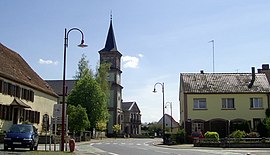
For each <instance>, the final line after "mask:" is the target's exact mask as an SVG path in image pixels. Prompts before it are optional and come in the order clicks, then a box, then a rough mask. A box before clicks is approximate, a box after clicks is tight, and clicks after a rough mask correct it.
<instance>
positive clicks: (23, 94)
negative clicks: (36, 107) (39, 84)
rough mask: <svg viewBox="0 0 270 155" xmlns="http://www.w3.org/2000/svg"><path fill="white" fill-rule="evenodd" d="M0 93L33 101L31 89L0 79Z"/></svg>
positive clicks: (33, 94) (33, 95)
mask: <svg viewBox="0 0 270 155" xmlns="http://www.w3.org/2000/svg"><path fill="white" fill-rule="evenodd" d="M0 93H2V94H4V95H10V96H14V97H18V98H21V99H25V100H27V101H32V102H34V97H35V93H34V91H32V90H28V89H25V88H21V87H20V86H17V85H14V84H11V83H8V82H5V81H3V80H0Z"/></svg>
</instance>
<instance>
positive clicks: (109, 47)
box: [103, 13, 117, 51]
mask: <svg viewBox="0 0 270 155" xmlns="http://www.w3.org/2000/svg"><path fill="white" fill-rule="evenodd" d="M103 50H106V51H117V47H116V41H115V37H114V32H113V25H112V13H111V18H110V27H109V31H108V35H107V40H106V44H105V48H104V49H103Z"/></svg>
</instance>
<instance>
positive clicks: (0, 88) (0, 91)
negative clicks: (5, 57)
mask: <svg viewBox="0 0 270 155" xmlns="http://www.w3.org/2000/svg"><path fill="white" fill-rule="evenodd" d="M2 92H3V81H2V80H0V93H2Z"/></svg>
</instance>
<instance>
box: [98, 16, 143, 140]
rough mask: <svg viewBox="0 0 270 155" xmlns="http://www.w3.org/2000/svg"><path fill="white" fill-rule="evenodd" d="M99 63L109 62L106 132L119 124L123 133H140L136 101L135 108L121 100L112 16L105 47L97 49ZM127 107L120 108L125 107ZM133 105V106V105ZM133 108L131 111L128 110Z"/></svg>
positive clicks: (117, 52) (139, 118)
mask: <svg viewBox="0 0 270 155" xmlns="http://www.w3.org/2000/svg"><path fill="white" fill-rule="evenodd" d="M99 54H100V63H110V64H111V66H110V71H109V77H108V81H109V83H110V87H111V90H110V100H109V103H108V111H109V114H110V119H109V122H108V125H107V128H108V131H107V134H108V135H111V134H113V129H112V127H113V125H116V124H120V125H121V131H122V133H124V134H132V135H133V134H135V135H137V134H141V114H140V110H139V108H138V106H137V104H136V102H132V103H133V105H132V107H133V106H134V104H136V107H137V108H132V107H130V106H131V105H129V103H130V102H123V101H122V89H123V86H122V85H121V74H122V71H121V57H122V54H121V53H120V52H119V51H118V49H117V46H116V40H115V35H114V31H113V25H112V18H111V19H110V26H109V31H108V35H107V39H106V43H105V47H104V48H103V49H102V50H100V51H99ZM127 105H129V106H128V107H129V108H122V107H127ZM134 107H135V106H134ZM130 109H133V110H132V111H129V110H130Z"/></svg>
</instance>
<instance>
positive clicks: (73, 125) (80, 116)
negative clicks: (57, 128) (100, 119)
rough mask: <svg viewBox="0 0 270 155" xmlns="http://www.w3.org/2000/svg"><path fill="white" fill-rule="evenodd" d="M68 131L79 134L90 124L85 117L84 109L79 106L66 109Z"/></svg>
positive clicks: (70, 106)
mask: <svg viewBox="0 0 270 155" xmlns="http://www.w3.org/2000/svg"><path fill="white" fill-rule="evenodd" d="M67 114H68V116H69V117H68V122H69V130H70V131H71V132H73V133H80V132H81V131H85V129H87V128H89V125H90V122H89V120H88V117H87V113H86V109H85V108H83V107H82V106H81V105H80V104H79V105H77V106H74V105H71V104H69V105H68V108H67Z"/></svg>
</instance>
